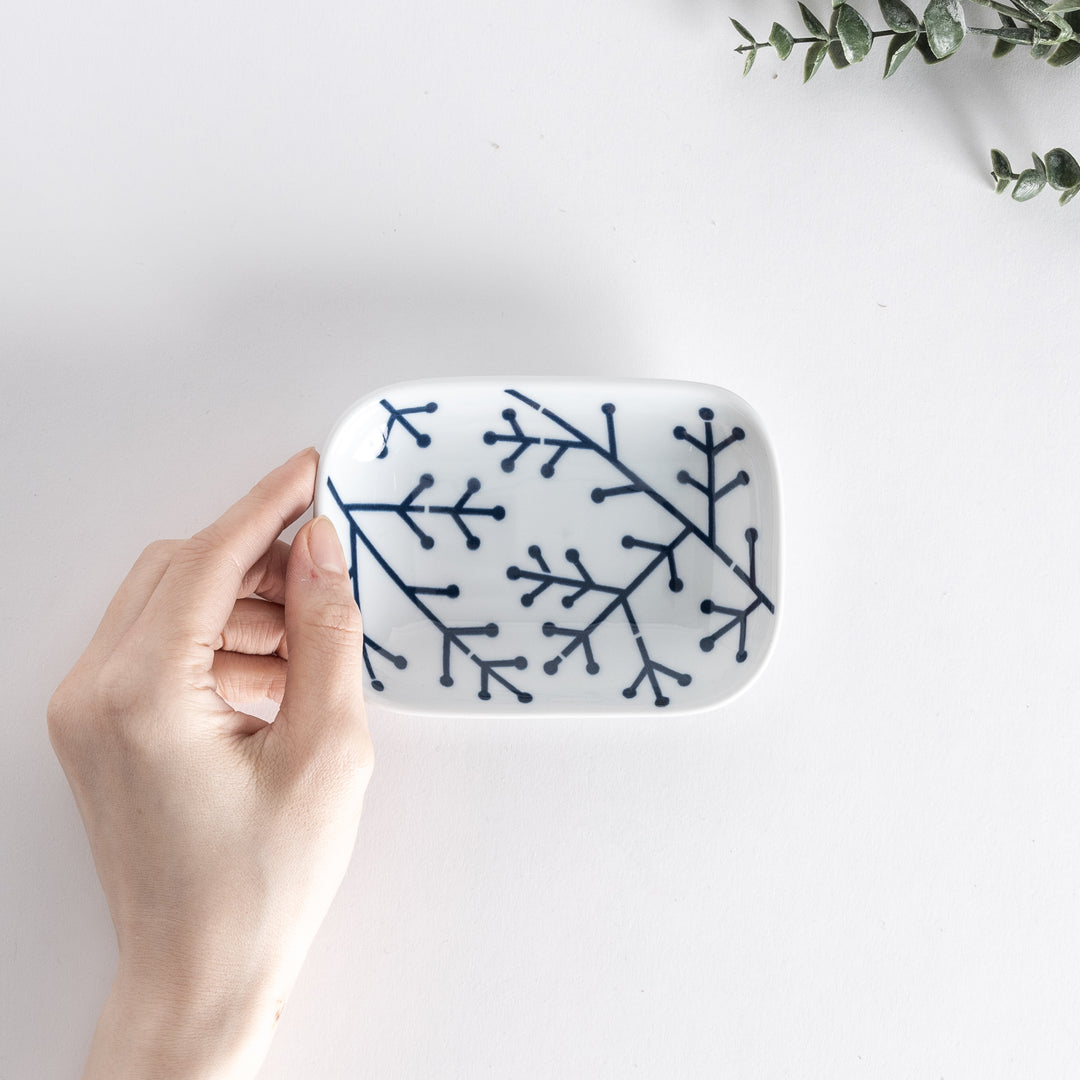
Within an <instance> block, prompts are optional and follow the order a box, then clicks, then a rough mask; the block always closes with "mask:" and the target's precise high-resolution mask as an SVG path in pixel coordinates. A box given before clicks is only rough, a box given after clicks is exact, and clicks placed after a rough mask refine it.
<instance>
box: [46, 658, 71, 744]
mask: <svg viewBox="0 0 1080 1080" xmlns="http://www.w3.org/2000/svg"><path fill="white" fill-rule="evenodd" d="M74 714H75V695H74V693H73V690H72V687H71V676H68V677H67V678H66V679H64V681H63V682H62V683H61V684H60V685H59V686H58V687H57V688H56V689H55V690H54V691H53V693H52V696H51V697H50V698H49V704H48V705H47V706H46V708H45V722H46V724H47V726H48V730H49V741H50V742H51V743H52V746H53V749H54V750H56V751H58V752H59V751H60V750H63V749H66V748H67V746H68V745H69V742H70V737H71V729H72V719H73V717H74Z"/></svg>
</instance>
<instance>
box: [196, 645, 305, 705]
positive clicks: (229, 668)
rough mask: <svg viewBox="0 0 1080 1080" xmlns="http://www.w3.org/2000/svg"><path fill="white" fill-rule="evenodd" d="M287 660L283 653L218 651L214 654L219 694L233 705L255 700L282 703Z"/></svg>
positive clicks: (215, 677)
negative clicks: (250, 653)
mask: <svg viewBox="0 0 1080 1080" xmlns="http://www.w3.org/2000/svg"><path fill="white" fill-rule="evenodd" d="M288 667H289V665H288V663H287V662H286V661H285V660H283V659H282V658H281V657H280V656H247V655H244V654H241V653H234V652H224V651H219V652H217V653H216V654H215V655H214V679H215V681H216V682H217V692H218V695H219V696H220V697H222V698H224V699H225V700H226V701H227V702H228V703H229V704H230V705H242V704H248V703H252V702H256V701H264V700H266V699H267V698H269V699H270V700H271V701H276V702H278V704H280V703H281V699H282V697H283V696H284V694H285V680H286V674H287V672H288Z"/></svg>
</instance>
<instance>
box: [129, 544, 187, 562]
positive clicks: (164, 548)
mask: <svg viewBox="0 0 1080 1080" xmlns="http://www.w3.org/2000/svg"><path fill="white" fill-rule="evenodd" d="M182 543H183V541H182V540H152V541H151V542H150V543H149V544H147V545H146V547H144V548H143V550H142V554H141V555H140V556H139V561H140V562H142V563H151V564H154V565H167V564H168V563H169V562H170V561H171V559H172V557H173V556H174V555H175V554H176V551H177V549H178V548H179V547H180V545H181V544H182Z"/></svg>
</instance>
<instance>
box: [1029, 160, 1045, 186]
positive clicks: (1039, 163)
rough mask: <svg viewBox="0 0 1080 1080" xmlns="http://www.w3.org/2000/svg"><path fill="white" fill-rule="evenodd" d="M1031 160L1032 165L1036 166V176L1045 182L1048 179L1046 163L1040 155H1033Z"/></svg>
mask: <svg viewBox="0 0 1080 1080" xmlns="http://www.w3.org/2000/svg"><path fill="white" fill-rule="evenodd" d="M1031 160H1032V163H1033V164H1034V166H1035V175H1036V176H1038V177H1041V178H1042V179H1043V180H1045V179H1046V162H1044V161H1043V159H1042V158H1041V157H1039V155H1038V154H1032V155H1031Z"/></svg>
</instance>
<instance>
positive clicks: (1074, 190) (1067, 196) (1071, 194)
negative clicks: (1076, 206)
mask: <svg viewBox="0 0 1080 1080" xmlns="http://www.w3.org/2000/svg"><path fill="white" fill-rule="evenodd" d="M1077 194H1080V184H1077V186H1076V187H1071V188H1069V190H1068V191H1066V192H1065V193H1064V194H1063V195H1062V196H1061V198H1060V199H1058V202H1059V203H1061V205H1062V206H1064V205H1065V204H1066V203H1067V202H1069V201H1070V200H1071V199H1074V198H1076V196H1077Z"/></svg>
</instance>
